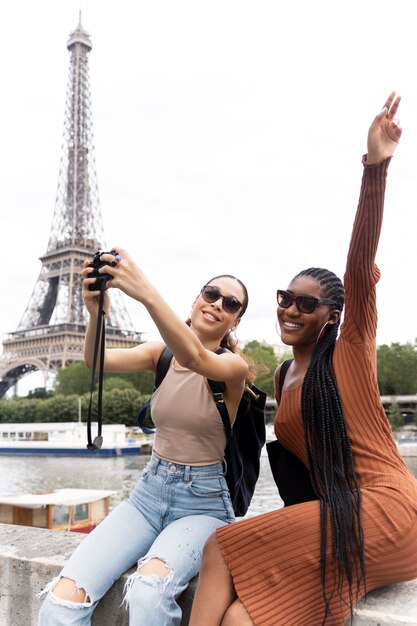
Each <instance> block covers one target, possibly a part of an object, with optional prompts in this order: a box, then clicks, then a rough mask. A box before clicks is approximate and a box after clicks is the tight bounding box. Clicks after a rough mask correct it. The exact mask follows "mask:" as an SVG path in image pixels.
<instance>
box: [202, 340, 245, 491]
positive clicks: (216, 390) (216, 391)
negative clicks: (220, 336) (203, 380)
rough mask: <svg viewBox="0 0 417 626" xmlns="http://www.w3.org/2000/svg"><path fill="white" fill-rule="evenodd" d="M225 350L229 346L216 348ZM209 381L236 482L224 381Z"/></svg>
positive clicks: (235, 463)
mask: <svg viewBox="0 0 417 626" xmlns="http://www.w3.org/2000/svg"><path fill="white" fill-rule="evenodd" d="M223 352H228V350H227V348H219V349H218V350H216V354H222V353H223ZM207 382H208V384H209V385H210V389H211V392H212V394H213V399H214V402H215V403H216V407H217V410H218V411H219V413H220V417H221V418H222V422H223V426H224V430H225V433H226V440H227V444H228V445H229V451H230V461H231V466H232V467H231V470H232V476H233V480H234V482H237V481H238V480H239V472H238V469H237V460H236V450H235V445H234V444H235V440H234V437H233V432H234V431H233V428H232V425H231V423H230V417H229V411H228V410H227V406H226V403H225V401H224V398H223V391H224V383H223V382H220V381H218V380H210V378H208V379H207Z"/></svg>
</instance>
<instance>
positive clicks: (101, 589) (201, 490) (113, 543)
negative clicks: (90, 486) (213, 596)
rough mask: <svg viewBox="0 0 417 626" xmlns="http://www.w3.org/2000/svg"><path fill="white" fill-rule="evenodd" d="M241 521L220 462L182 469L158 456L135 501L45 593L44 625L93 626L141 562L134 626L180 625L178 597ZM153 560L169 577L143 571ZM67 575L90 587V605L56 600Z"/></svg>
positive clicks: (102, 527) (128, 594)
mask: <svg viewBox="0 0 417 626" xmlns="http://www.w3.org/2000/svg"><path fill="white" fill-rule="evenodd" d="M234 519H235V517H234V513H233V507H232V504H231V501H230V496H229V491H228V489H227V484H226V479H225V477H224V473H223V467H222V464H221V463H219V464H216V465H208V466H201V467H193V466H189V465H175V464H173V463H169V462H167V461H162V460H160V459H158V458H157V457H156V455H152V456H151V459H150V461H149V463H148V465H147V466H146V467H145V469H144V470H143V473H142V477H141V479H140V481H139V482H138V484H137V485H136V487H135V489H134V490H133V492H132V494H131V496H130V498H129V500H127V501H126V502H122V503H121V504H119V505H118V506H117V507H116V508H115V509H114V510H113V511H112V512H111V513H110V514H109V515H108V516H107V517H106V518H105V519H104V520H103V521H102V522H101V524H99V525H98V526H97V528H95V529H94V530H93V532H91V533H90V534H89V535H87V536H86V537H85V539H84V540H83V541H82V542H81V543H80V545H79V546H78V548H77V549H76V550H75V552H74V553H73V554H72V556H71V557H70V558H69V560H68V561H67V563H66V564H65V566H64V568H63V570H62V571H61V574H60V575H59V576H58V577H57V578H55V579H54V580H53V581H51V582H50V583H49V585H48V586H47V587H46V589H44V591H43V592H42V594H47V595H46V598H45V600H44V602H43V604H42V607H41V610H40V612H39V618H38V626H69V625H71V626H89V625H90V624H91V615H92V613H93V611H94V609H95V607H96V606H97V603H98V601H99V600H100V598H102V597H103V596H104V594H105V593H106V591H108V589H110V587H111V586H112V585H113V583H114V582H115V581H116V580H117V579H118V578H119V577H120V576H121V575H122V574H123V573H124V572H126V571H127V570H128V569H130V568H131V567H133V565H135V563H136V562H137V564H138V569H137V570H136V572H135V573H134V574H133V575H132V576H130V577H129V579H128V581H127V583H126V586H125V603H126V604H127V606H128V607H129V624H130V626H142V625H144V626H145V625H146V626H179V624H180V622H181V609H180V607H179V606H178V603H177V601H176V600H177V598H178V596H179V595H180V594H181V593H182V592H183V591H184V589H185V588H186V587H187V585H188V583H189V581H190V580H191V578H193V577H194V576H196V574H197V573H198V571H199V568H200V562H201V555H202V550H203V546H204V543H205V541H206V539H207V538H208V537H209V536H210V535H211V534H212V533H213V532H214V531H215V529H216V528H219V527H220V526H223V525H225V524H228V523H230V522H233V521H234ZM57 532H58V531H57ZM153 557H156V558H158V559H160V560H162V561H163V563H164V564H165V565H166V567H167V572H168V574H167V576H166V577H159V576H156V575H145V574H141V573H140V572H139V568H140V567H141V566H142V565H143V564H144V563H146V562H147V561H148V560H150V559H151V558H153ZM60 577H66V578H70V579H71V580H73V581H74V582H75V584H76V587H77V588H79V589H84V591H85V592H86V594H87V601H86V602H85V603H77V602H69V601H67V600H62V599H60V598H58V597H57V596H55V595H54V593H53V587H54V586H55V585H56V583H57V581H58V580H59V578H60ZM42 594H41V595H42ZM121 610H125V609H124V608H121Z"/></svg>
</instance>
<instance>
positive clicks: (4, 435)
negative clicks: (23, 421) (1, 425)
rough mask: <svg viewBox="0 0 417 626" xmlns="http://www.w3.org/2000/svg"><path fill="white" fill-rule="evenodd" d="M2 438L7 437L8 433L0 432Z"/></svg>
mask: <svg viewBox="0 0 417 626" xmlns="http://www.w3.org/2000/svg"><path fill="white" fill-rule="evenodd" d="M1 436H2V438H3V439H8V438H9V433H2V435H1Z"/></svg>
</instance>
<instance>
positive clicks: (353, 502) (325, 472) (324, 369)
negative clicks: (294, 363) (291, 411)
mask: <svg viewBox="0 0 417 626" xmlns="http://www.w3.org/2000/svg"><path fill="white" fill-rule="evenodd" d="M300 276H310V277H311V278H314V279H315V280H316V281H317V282H318V283H319V285H320V287H321V289H322V293H323V297H325V298H330V299H332V300H334V301H335V302H336V306H335V308H337V309H339V310H340V312H342V310H343V305H344V288H343V283H342V281H341V280H340V279H339V278H338V277H337V276H336V275H335V274H333V272H330V271H329V270H326V269H322V268H316V267H312V268H309V269H307V270H303V271H302V272H300V273H299V274H298V275H297V276H296V277H295V278H298V277H300ZM294 280H295V279H294ZM339 325H340V320H339V322H337V323H336V324H331V325H327V326H326V327H325V329H324V331H323V332H322V333H321V336H320V337H319V340H318V342H317V345H316V348H315V350H314V352H313V355H312V358H311V362H310V365H309V367H308V369H307V372H306V375H305V377H304V382H303V387H302V395H301V411H302V416H303V423H304V437H305V441H306V450H307V459H308V466H309V472H310V477H311V481H312V484H313V486H314V489H315V491H316V493H317V495H318V497H319V500H320V533H321V546H320V573H321V582H322V588H323V597H324V602H325V615H324V619H323V624H324V623H325V622H326V620H327V617H328V615H329V613H330V602H331V599H332V596H333V593H334V592H335V591H336V592H337V593H338V594H339V597H341V592H342V588H343V584H344V582H345V580H346V581H347V583H348V585H349V608H350V614H351V618H352V611H353V595H354V593H356V594H358V592H359V589H360V586H361V585H363V589H364V590H365V555H364V539H363V532H362V522H361V491H360V488H359V484H358V481H357V478H356V473H355V464H354V459H353V455H352V448H351V445H350V439H349V435H348V432H347V428H346V423H345V419H344V415H343V408H342V403H341V399H340V394H339V389H338V386H337V382H336V376H335V373H334V369H333V352H334V348H335V344H336V338H337V334H338V328H339ZM328 515H329V516H330V528H331V555H332V570H333V589H332V590H331V592H330V594H329V593H327V592H326V588H325V580H326V547H327V545H328V537H327V519H328ZM354 578H356V584H357V586H356V592H354V591H353V589H352V587H353V582H354Z"/></svg>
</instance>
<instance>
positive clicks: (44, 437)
mask: <svg viewBox="0 0 417 626" xmlns="http://www.w3.org/2000/svg"><path fill="white" fill-rule="evenodd" d="M33 441H48V433H47V432H42V431H39V432H37V433H33Z"/></svg>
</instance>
